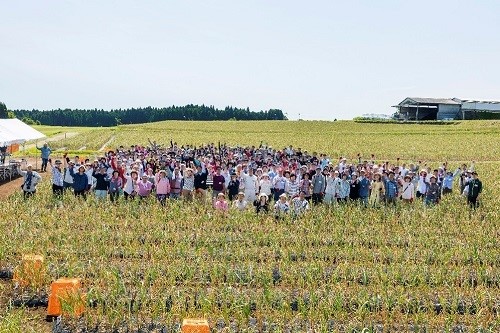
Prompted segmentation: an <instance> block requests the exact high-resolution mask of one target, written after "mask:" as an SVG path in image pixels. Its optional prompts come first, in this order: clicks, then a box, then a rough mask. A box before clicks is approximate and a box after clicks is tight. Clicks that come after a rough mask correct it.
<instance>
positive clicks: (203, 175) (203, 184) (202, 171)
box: [194, 162, 208, 201]
mask: <svg viewBox="0 0 500 333" xmlns="http://www.w3.org/2000/svg"><path fill="white" fill-rule="evenodd" d="M207 176H208V171H207V169H206V167H205V164H204V163H203V162H200V163H199V164H198V165H197V166H196V174H195V175H194V189H195V192H196V197H197V198H198V199H200V200H202V201H205V199H206V197H207Z"/></svg>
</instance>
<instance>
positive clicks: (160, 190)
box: [155, 170, 170, 206]
mask: <svg viewBox="0 0 500 333" xmlns="http://www.w3.org/2000/svg"><path fill="white" fill-rule="evenodd" d="M155 184H156V198H157V199H158V201H159V202H160V204H161V205H162V206H165V203H166V201H167V197H168V195H169V193H170V180H169V179H168V178H167V171H165V170H160V171H158V173H157V174H156V176H155Z"/></svg>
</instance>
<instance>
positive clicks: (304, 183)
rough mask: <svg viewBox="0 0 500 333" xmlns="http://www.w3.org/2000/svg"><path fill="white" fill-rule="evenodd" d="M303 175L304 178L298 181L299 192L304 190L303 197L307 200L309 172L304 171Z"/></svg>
mask: <svg viewBox="0 0 500 333" xmlns="http://www.w3.org/2000/svg"><path fill="white" fill-rule="evenodd" d="M303 177H304V179H302V180H301V181H300V192H304V197H305V199H306V200H307V201H309V200H311V181H310V180H309V173H307V172H306V173H304V175H303ZM300 192H299V195H300Z"/></svg>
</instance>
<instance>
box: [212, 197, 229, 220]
mask: <svg viewBox="0 0 500 333" xmlns="http://www.w3.org/2000/svg"><path fill="white" fill-rule="evenodd" d="M214 207H215V210H216V211H217V212H220V213H223V214H224V215H225V214H226V213H227V211H228V209H229V206H228V204H227V201H226V196H225V195H224V193H219V194H218V195H217V200H216V201H215V204H214Z"/></svg>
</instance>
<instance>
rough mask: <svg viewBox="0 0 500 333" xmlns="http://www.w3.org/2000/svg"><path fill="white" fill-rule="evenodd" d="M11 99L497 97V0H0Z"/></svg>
mask: <svg viewBox="0 0 500 333" xmlns="http://www.w3.org/2000/svg"><path fill="white" fill-rule="evenodd" d="M0 13H1V14H0V16H1V19H0V64H1V66H0V100H1V101H3V102H4V103H6V104H7V107H9V108H10V109H21V108H22V109H32V108H36V109H41V110H42V109H51V108H99V109H101V108H103V109H111V108H127V107H138V106H149V105H151V106H169V105H174V104H175V105H185V104H190V103H193V104H205V105H214V106H216V107H220V108H223V107H225V106H227V105H232V106H238V107H249V108H250V109H251V110H255V111H258V110H267V109H270V108H279V109H282V110H283V111H284V112H286V113H287V114H288V117H289V118H290V119H297V118H298V116H299V114H300V117H301V118H303V119H324V120H332V119H334V118H337V119H351V118H352V117H354V116H357V115H361V114H363V113H386V114H388V113H391V112H393V111H394V109H392V108H391V107H390V106H391V105H395V104H397V103H398V102H400V101H401V100H403V99H404V98H405V97H407V96H418V97H459V98H476V99H487V100H500V60H499V55H500V19H499V17H500V1H486V0H485V1H460V0H459V1H457V0H455V1H438V0H435V1H427V0H424V1H389V0H379V1H342V2H340V1H290V0H288V1H271V0H267V1H264V0H262V1H261V0H252V1H235V0H233V1H222V0H221V1H208V0H206V1H191V0H182V1H166V0H165V1H147V0H146V1H126V0H119V1H118V0H116V1H105V0H101V1H89V0H86V1H35V0H33V1H6V0H5V1H3V0H2V1H0Z"/></svg>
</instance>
